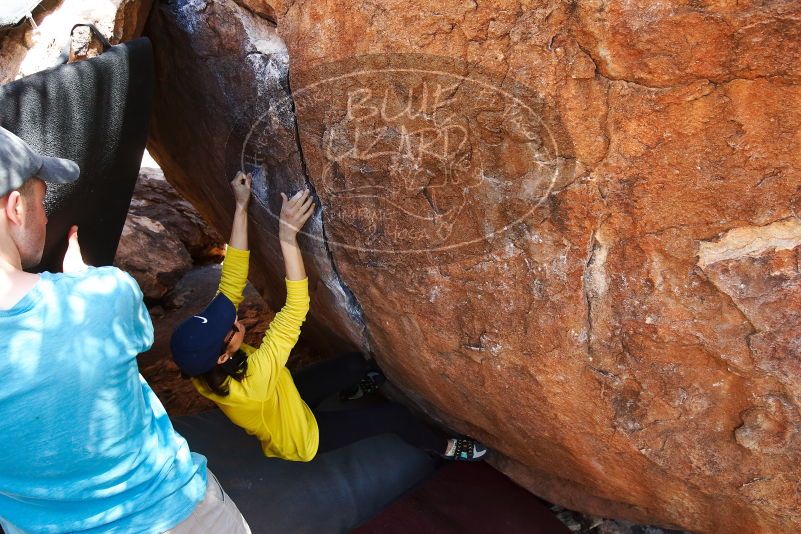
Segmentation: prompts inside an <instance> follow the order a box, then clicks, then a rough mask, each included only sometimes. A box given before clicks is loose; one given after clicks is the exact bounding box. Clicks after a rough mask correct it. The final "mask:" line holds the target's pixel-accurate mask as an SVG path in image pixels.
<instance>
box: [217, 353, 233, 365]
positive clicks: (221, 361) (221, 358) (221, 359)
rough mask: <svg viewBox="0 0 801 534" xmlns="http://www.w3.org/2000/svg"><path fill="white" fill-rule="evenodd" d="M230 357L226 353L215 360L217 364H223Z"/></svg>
mask: <svg viewBox="0 0 801 534" xmlns="http://www.w3.org/2000/svg"><path fill="white" fill-rule="evenodd" d="M230 357H231V355H230V354H228V353H227V352H226V353H225V354H223V355H221V356H220V357H219V358H217V363H225V362H227V361H228V359H229V358H230Z"/></svg>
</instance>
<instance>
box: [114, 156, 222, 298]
mask: <svg viewBox="0 0 801 534" xmlns="http://www.w3.org/2000/svg"><path fill="white" fill-rule="evenodd" d="M224 246H225V244H224V240H223V239H222V237H220V235H219V234H218V233H217V232H216V231H214V230H213V229H212V228H211V227H209V225H208V224H206V223H205V222H204V221H203V220H202V219H201V218H200V216H199V215H198V213H197V212H196V211H195V209H194V208H193V207H192V205H191V204H189V203H188V202H187V201H185V200H183V199H182V198H181V197H180V196H179V195H178V193H177V192H176V191H175V190H174V189H173V188H172V187H171V186H170V185H169V184H168V183H167V181H166V180H165V179H164V175H163V174H162V173H161V170H159V169H154V168H150V169H148V168H143V169H142V170H141V171H140V173H139V178H138V180H137V183H136V188H135V189H134V195H133V198H132V199H131V207H130V209H129V211H128V217H127V218H126V220H125V226H124V227H123V230H122V236H121V237H120V243H119V246H118V247H117V255H116V257H115V260H114V264H115V265H116V266H117V267H119V268H120V269H123V270H124V271H127V272H129V273H130V274H131V275H132V276H133V277H134V278H135V279H136V281H137V282H139V286H140V287H141V288H142V292H143V293H144V295H145V299H146V300H147V301H148V302H149V303H150V304H151V305H152V304H154V303H155V302H156V301H160V300H161V299H162V298H163V297H164V296H165V295H166V294H167V293H168V292H170V291H171V290H172V289H173V287H175V285H176V284H177V283H178V280H180V279H181V278H182V277H183V276H184V275H185V274H186V273H187V272H189V271H190V270H191V269H192V268H193V266H194V265H195V264H206V263H212V262H214V263H219V262H220V261H222V257H223V254H224Z"/></svg>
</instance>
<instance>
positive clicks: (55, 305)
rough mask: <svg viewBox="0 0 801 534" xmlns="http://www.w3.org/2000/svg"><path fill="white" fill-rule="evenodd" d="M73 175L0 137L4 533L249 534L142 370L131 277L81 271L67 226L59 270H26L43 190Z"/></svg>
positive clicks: (139, 314)
mask: <svg viewBox="0 0 801 534" xmlns="http://www.w3.org/2000/svg"><path fill="white" fill-rule="evenodd" d="M78 173H79V169H78V166H77V165H76V164H75V163H73V162H71V161H69V160H62V159H57V158H47V157H44V156H41V155H40V154H37V153H36V152H34V151H33V150H32V149H31V148H30V147H29V146H28V145H27V144H26V143H25V142H24V141H22V140H21V139H19V138H18V137H17V136H15V135H13V134H12V133H11V132H9V131H8V130H5V129H3V128H0V377H1V379H2V383H3V386H2V387H1V388H0V421H2V425H3V426H2V433H3V438H4V439H3V442H4V443H3V446H2V447H0V525H2V527H3V529H4V530H5V531H6V533H8V534H15V533H18V532H35V533H62V532H81V533H89V532H91V533H96V532H126V533H154V534H155V533H159V534H160V533H163V532H173V533H189V532H215V533H236V534H238V533H249V532H250V530H249V528H248V525H247V522H246V521H245V520H244V518H243V517H242V515H241V514H240V513H239V510H238V509H237V508H236V505H235V504H234V503H233V501H231V499H230V498H229V497H227V495H225V493H224V491H223V490H222V488H221V487H220V485H219V483H218V482H217V481H216V479H215V478H214V476H213V475H212V474H211V472H210V471H208V470H207V468H206V459H205V458H204V457H203V456H201V455H198V454H194V453H192V452H190V450H189V447H188V445H187V443H186V441H185V440H184V439H183V438H182V437H181V436H180V435H178V434H177V433H176V432H175V430H174V429H173V427H172V424H171V423H170V420H169V418H168V417H167V414H166V412H165V411H164V408H163V407H162V405H161V403H160V402H159V400H158V398H157V397H156V395H155V394H154V393H153V391H152V390H151V389H150V387H149V386H148V385H147V383H146V382H145V380H144V379H143V378H142V376H141V375H140V374H139V371H138V368H137V364H136V356H137V354H139V353H140V352H142V351H145V350H147V349H148V348H150V345H151V344H152V343H153V325H152V323H151V321H150V317H149V315H148V313H147V309H146V307H145V305H144V302H143V301H142V292H141V290H140V289H139V286H138V285H137V283H136V282H135V281H134V279H133V278H131V277H130V276H129V275H128V274H126V273H124V272H122V271H120V270H119V269H117V268H115V267H102V268H94V267H87V266H86V265H84V264H83V261H82V259H81V255H80V249H79V247H78V239H77V229H76V228H74V227H73V229H72V230H71V232H70V237H69V248H68V251H67V255H66V257H65V259H64V271H65V272H64V273H48V272H43V273H41V274H31V273H27V272H25V271H24V270H23V269H24V268H30V267H32V266H35V265H37V264H38V263H39V261H40V259H41V257H42V251H43V248H44V237H45V225H46V223H47V217H46V215H45V210H44V205H43V200H44V196H45V191H46V183H69V182H73V181H75V180H76V179H77V177H78Z"/></svg>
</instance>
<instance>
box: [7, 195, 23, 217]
mask: <svg viewBox="0 0 801 534" xmlns="http://www.w3.org/2000/svg"><path fill="white" fill-rule="evenodd" d="M24 204H25V202H24V199H23V198H22V195H20V193H19V191H12V192H10V193H9V194H8V198H7V199H6V205H5V212H6V217H8V220H10V221H11V222H12V223H14V224H16V225H22V217H23V215H22V212H23V211H24V210H25V206H24Z"/></svg>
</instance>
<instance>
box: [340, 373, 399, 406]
mask: <svg viewBox="0 0 801 534" xmlns="http://www.w3.org/2000/svg"><path fill="white" fill-rule="evenodd" d="M386 380H387V378H386V377H385V376H384V375H383V374H381V373H380V372H379V371H367V373H366V374H365V375H364V378H362V379H361V380H360V381H359V384H358V385H357V386H356V387H354V388H352V389H349V390H345V391H343V392H342V393H340V394H339V398H340V399H341V400H343V401H352V400H356V399H360V398H362V397H364V396H366V395H372V394H373V393H375V392H376V391H378V388H379V387H381V384H383V383H384V382H386Z"/></svg>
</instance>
